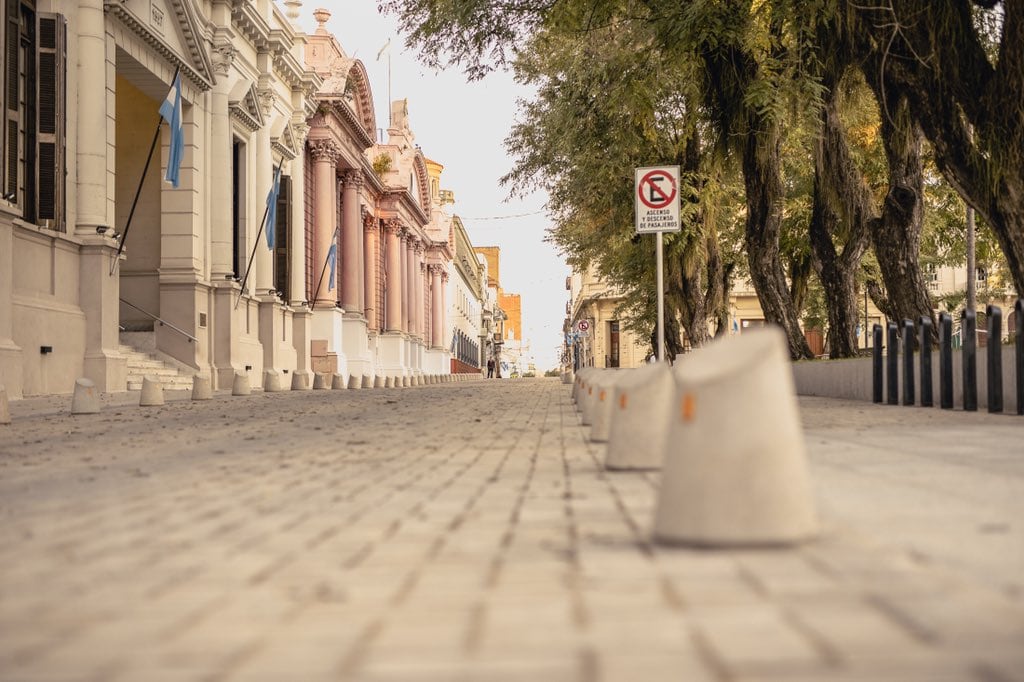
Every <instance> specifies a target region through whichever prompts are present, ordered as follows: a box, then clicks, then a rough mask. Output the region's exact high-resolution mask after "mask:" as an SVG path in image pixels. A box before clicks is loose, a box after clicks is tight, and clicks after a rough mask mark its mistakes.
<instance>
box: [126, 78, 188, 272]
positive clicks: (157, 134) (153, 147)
mask: <svg viewBox="0 0 1024 682" xmlns="http://www.w3.org/2000/svg"><path fill="white" fill-rule="evenodd" d="M180 72H181V67H180V66H179V67H178V68H177V69H175V70H174V78H172V79H171V87H174V81H176V80H178V74H179V73H180ZM163 120H164V119H163V116H161V115H159V114H158V115H157V118H156V131H155V132H154V133H153V142H152V143H151V144H150V145H149V155H148V156H147V157H146V165H145V166H144V167H143V168H142V176H141V177H140V178H139V186H138V187H137V188H136V190H135V198H134V199H132V208H131V210H130V211H128V221H127V222H126V223H125V225H124V232H122V233H121V241H120V242H119V243H118V245H117V253H116V254H115V255H114V262H113V263H111V264H110V273H109V276H113V275H114V270H116V269H117V264H118V263H119V262H120V260H121V252H123V251H124V242H125V240H126V239H128V230H130V229H131V227H132V218H133V217H135V207H136V206H138V205H139V197H140V196H141V195H142V184H143V183H144V182H145V181H146V173H147V172H148V171H149V164H150V162H151V161H152V160H153V152H154V151H155V150H156V143H157V141H158V140H159V139H160V126H161V125H162V124H163Z"/></svg>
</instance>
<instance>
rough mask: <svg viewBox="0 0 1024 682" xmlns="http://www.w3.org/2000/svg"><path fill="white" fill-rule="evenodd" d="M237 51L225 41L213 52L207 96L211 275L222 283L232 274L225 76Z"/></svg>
mask: <svg viewBox="0 0 1024 682" xmlns="http://www.w3.org/2000/svg"><path fill="white" fill-rule="evenodd" d="M236 52H237V51H236V50H235V48H234V47H232V46H231V45H230V43H227V42H224V43H221V44H219V45H217V46H216V47H215V48H214V50H213V57H214V59H213V67H214V73H215V74H216V76H217V83H216V84H215V85H214V86H213V91H212V92H211V94H210V106H211V111H210V177H211V178H218V180H214V181H212V182H210V183H209V187H210V247H211V252H210V276H211V278H212V279H213V281H215V282H217V281H223V280H224V278H225V277H226V276H227V275H230V274H232V273H233V272H234V263H232V257H233V254H232V239H233V234H232V233H233V225H232V224H231V221H232V220H233V216H232V215H231V182H230V178H231V121H230V118H229V113H228V93H229V90H230V85H231V80H230V79H229V78H228V74H229V73H230V71H231V64H232V63H233V62H234V58H235V53H236Z"/></svg>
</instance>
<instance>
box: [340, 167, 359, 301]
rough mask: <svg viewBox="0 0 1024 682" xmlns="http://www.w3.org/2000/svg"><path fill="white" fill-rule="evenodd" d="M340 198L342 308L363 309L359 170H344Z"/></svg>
mask: <svg viewBox="0 0 1024 682" xmlns="http://www.w3.org/2000/svg"><path fill="white" fill-rule="evenodd" d="M342 179H343V182H344V189H343V190H342V197H341V307H342V308H344V309H345V312H347V313H359V314H362V312H363V302H362V300H361V299H362V297H361V293H362V286H363V282H362V280H363V275H362V269H361V267H360V265H361V261H362V259H363V250H362V248H361V246H360V244H361V242H362V239H361V237H362V232H363V229H362V225H360V224H359V223H360V220H359V188H360V187H362V185H363V174H362V173H361V172H360V171H358V170H348V171H345V173H344V175H343V176H342Z"/></svg>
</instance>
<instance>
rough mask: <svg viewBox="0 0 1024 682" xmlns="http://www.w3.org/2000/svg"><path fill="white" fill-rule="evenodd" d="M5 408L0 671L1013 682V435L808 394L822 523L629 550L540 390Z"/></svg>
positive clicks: (599, 473) (632, 536) (588, 466)
mask: <svg viewBox="0 0 1024 682" xmlns="http://www.w3.org/2000/svg"><path fill="white" fill-rule="evenodd" d="M105 400H106V402H107V405H106V406H105V407H104V410H103V411H102V412H101V413H100V414H98V415H91V416H79V417H72V416H70V415H68V414H67V405H68V404H69V402H70V399H69V398H67V397H60V398H46V399H33V400H25V401H18V402H15V403H12V413H13V417H14V422H13V423H12V424H11V425H8V426H0V513H2V523H0V679H2V680H4V681H23V680H24V681H30V680H96V681H97V682H100V681H102V682H107V681H122V680H127V681H145V682H149V681H160V680H174V681H179V680H268V681H275V682H278V681H293V680H294V681H299V682H306V681H318V680H361V681H362V680H366V681H381V682H384V681H394V682H435V681H442V680H453V681H461V680H466V681H468V680H481V681H487V682H503V681H506V680H524V681H526V680H528V681H530V682H535V681H548V680H552V681H562V680H566V681H582V682H597V681H617V680H628V681H634V680H636V681H642V682H658V681H660V680H674V681H678V682H701V681H703V680H713V681H718V682H722V681H735V682H741V681H743V682H747V681H750V682H752V681H754V680H775V681H786V682H790V681H796V682H801V681H809V680H827V681H832V680H836V681H854V680H858V681H860V680H863V681H869V680H870V681H872V682H876V681H880V680H881V681H889V680H892V681H898V682H925V681H927V682H943V681H952V680H957V681H959V680H976V681H978V682H1007V681H1010V680H1024V446H1022V445H1021V443H1024V438H1022V434H1024V423H1022V421H1021V419H1019V418H1014V417H992V416H989V415H984V414H976V415H966V414H963V413H948V412H945V413H944V412H940V411H938V410H921V409H915V408H884V407H877V406H872V405H864V404H858V403H846V402H840V401H829V400H824V399H805V400H802V401H801V405H802V415H803V419H804V423H805V429H806V433H807V443H808V447H809V450H810V455H811V461H812V467H813V473H814V477H815V485H816V490H817V493H818V496H819V503H820V508H821V513H822V517H823V522H824V526H825V527H824V533H823V535H822V537H821V538H820V539H818V540H817V541H815V542H812V543H809V544H807V545H804V546H802V547H799V548H796V549H789V550H757V551H754V550H744V551H721V550H718V551H716V550H690V549H680V548H663V547H659V546H652V545H651V544H650V543H649V541H648V528H649V526H650V523H651V519H652V514H653V507H654V502H655V496H656V493H657V486H658V475H657V473H606V472H604V471H603V470H602V468H601V466H600V464H601V461H602V457H603V446H599V445H596V444H591V443H589V442H588V441H587V439H586V430H585V429H583V428H582V427H580V426H579V425H578V420H577V418H576V415H575V412H574V410H573V407H572V405H571V404H570V401H569V390H568V387H567V386H564V385H562V384H560V383H558V382H557V381H552V380H532V381H528V380H520V381H490V382H484V381H477V382H470V383H462V384H445V385H435V386H424V387H417V388H410V389H388V390H384V389H380V390H372V391H367V390H362V391H323V392H321V391H317V392H303V393H276V394H267V395H262V394H254V395H252V396H248V397H239V398H232V397H230V396H226V395H218V396H217V397H216V399H215V400H214V401H212V402H207V403H192V402H189V401H187V400H185V399H184V398H182V397H179V398H177V399H176V400H173V401H170V402H168V404H167V405H165V406H163V407H158V408H139V407H137V406H136V405H135V404H133V401H135V402H137V400H138V394H137V393H134V394H122V395H117V396H106V397H105Z"/></svg>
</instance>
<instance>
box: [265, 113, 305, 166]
mask: <svg viewBox="0 0 1024 682" xmlns="http://www.w3.org/2000/svg"><path fill="white" fill-rule="evenodd" d="M297 140H298V135H296V133H295V128H294V127H293V126H292V124H291V123H289V122H288V121H287V120H285V119H284V118H282V119H281V120H280V121H278V123H277V125H275V126H274V127H273V128H272V129H271V131H270V146H271V148H272V149H273V150H274V151H276V152H277V153H278V154H281V155H282V156H283V157H285V158H286V159H289V160H291V159H294V158H296V157H297V156H298V155H299V149H301V148H302V145H301V144H298V143H297Z"/></svg>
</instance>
